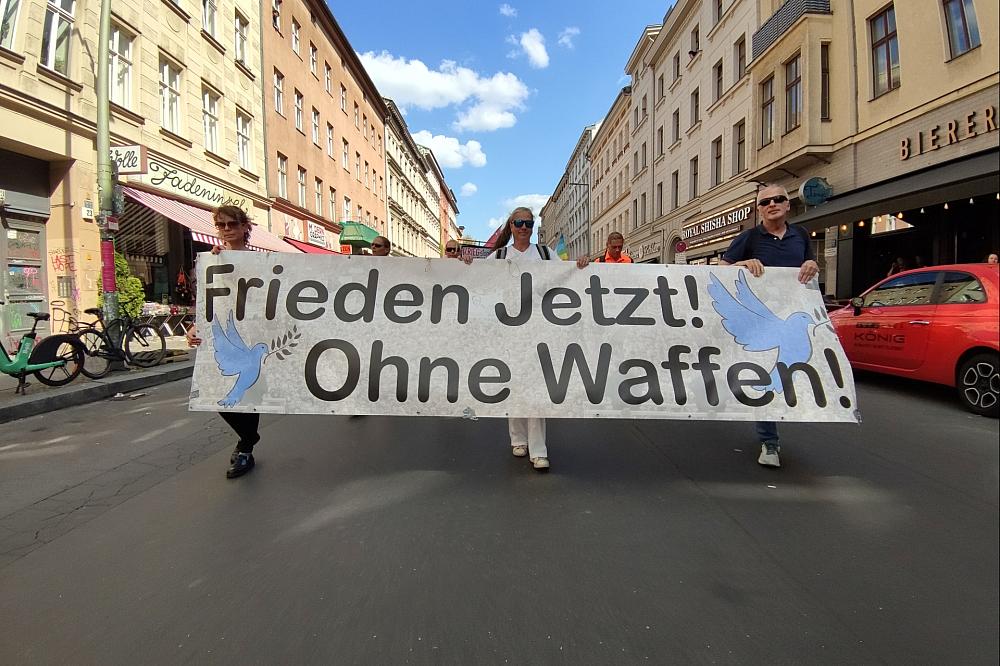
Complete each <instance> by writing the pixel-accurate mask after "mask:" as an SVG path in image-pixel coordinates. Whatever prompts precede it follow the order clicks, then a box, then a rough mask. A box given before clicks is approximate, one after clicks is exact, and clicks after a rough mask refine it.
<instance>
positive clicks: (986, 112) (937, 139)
mask: <svg viewBox="0 0 1000 666" xmlns="http://www.w3.org/2000/svg"><path fill="white" fill-rule="evenodd" d="M996 129H997V108H996V107H995V106H993V105H990V106H987V107H986V108H985V109H982V110H978V111H970V112H969V113H967V114H965V116H964V117H962V118H960V119H958V120H949V121H948V122H947V124H945V125H935V126H934V127H931V128H928V129H926V130H921V131H919V132H917V135H916V136H915V137H909V136H907V137H903V139H902V140H901V141H900V142H899V159H900V160H901V161H905V160H908V159H910V158H911V157H915V156H917V155H923V154H924V153H929V152H931V151H934V150H937V149H938V148H942V147H943V146H950V145H951V144H953V143H959V142H960V141H965V140H966V139H971V138H973V137H975V136H978V135H980V134H988V133H990V132H995V131H996Z"/></svg>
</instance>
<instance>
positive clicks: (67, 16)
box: [4, 0, 76, 76]
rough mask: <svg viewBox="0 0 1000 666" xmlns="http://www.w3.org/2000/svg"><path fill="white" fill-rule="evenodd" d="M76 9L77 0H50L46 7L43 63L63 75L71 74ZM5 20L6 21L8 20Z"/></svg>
mask: <svg viewBox="0 0 1000 666" xmlns="http://www.w3.org/2000/svg"><path fill="white" fill-rule="evenodd" d="M8 8H9V7H8ZM75 9H76V0H49V2H48V5H47V6H46V9H45V27H44V28H43V30H42V54H41V61H42V65H43V66H44V67H48V68H49V69H52V70H55V71H57V72H59V73H60V74H62V75H63V76H68V74H69V42H70V38H71V37H72V34H73V13H74V11H75ZM4 22H5V23H6V20H5V21H4Z"/></svg>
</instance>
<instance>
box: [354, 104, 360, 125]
mask: <svg viewBox="0 0 1000 666" xmlns="http://www.w3.org/2000/svg"><path fill="white" fill-rule="evenodd" d="M354 126H355V127H356V128H358V129H361V108H360V107H359V106H358V103H357V102H355V103H354Z"/></svg>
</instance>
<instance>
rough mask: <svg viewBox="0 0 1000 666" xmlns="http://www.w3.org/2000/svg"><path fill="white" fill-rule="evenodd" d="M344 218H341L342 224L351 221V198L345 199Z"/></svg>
mask: <svg viewBox="0 0 1000 666" xmlns="http://www.w3.org/2000/svg"><path fill="white" fill-rule="evenodd" d="M343 213H344V216H343V217H342V218H340V221H341V222H344V221H346V220H349V219H351V198H350V197H344V211H343Z"/></svg>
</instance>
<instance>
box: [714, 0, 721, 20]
mask: <svg viewBox="0 0 1000 666" xmlns="http://www.w3.org/2000/svg"><path fill="white" fill-rule="evenodd" d="M722 13H723V9H722V0H713V2H712V22H713V23H718V22H719V21H721V20H722Z"/></svg>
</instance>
